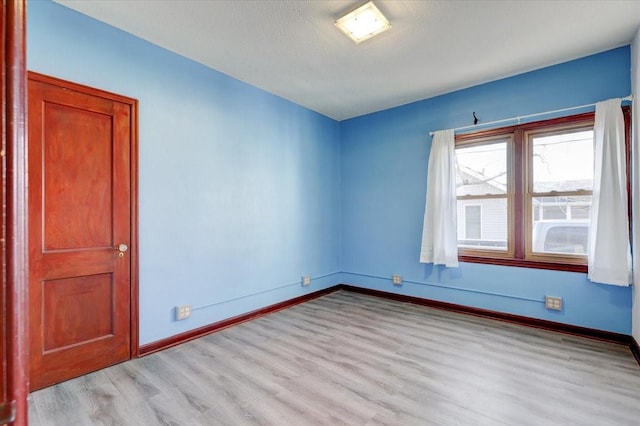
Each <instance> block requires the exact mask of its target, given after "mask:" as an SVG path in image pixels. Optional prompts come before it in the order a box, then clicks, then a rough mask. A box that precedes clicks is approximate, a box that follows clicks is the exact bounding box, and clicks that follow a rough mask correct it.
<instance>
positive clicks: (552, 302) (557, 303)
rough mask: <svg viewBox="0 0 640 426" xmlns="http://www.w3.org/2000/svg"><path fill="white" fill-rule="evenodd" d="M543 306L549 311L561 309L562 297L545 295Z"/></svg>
mask: <svg viewBox="0 0 640 426" xmlns="http://www.w3.org/2000/svg"><path fill="white" fill-rule="evenodd" d="M544 307H545V308H547V309H549V310H551V311H561V310H562V297H553V296H545V297H544Z"/></svg>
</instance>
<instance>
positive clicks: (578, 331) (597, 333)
mask: <svg viewBox="0 0 640 426" xmlns="http://www.w3.org/2000/svg"><path fill="white" fill-rule="evenodd" d="M339 287H340V288H341V289H343V290H347V291H353V292H355V293H361V294H367V295H370V296H376V297H382V298H385V299H391V300H397V301H400V302H408V303H413V304H417V305H423V306H428V307H431V308H437V309H443V310H446V311H452V312H459V313H463V314H469V315H475V316H481V317H485V318H491V319H496V320H500V321H505V322H510V323H514V324H520V325H525V326H528V327H534V328H540V329H544V330H550V331H557V332H560V333H565V334H571V335H573V336H580V337H588V338H590V339H597V340H603V341H606V342H611V343H617V344H621V345H627V346H629V347H631V340H634V339H633V338H632V337H631V336H628V335H626V334H620V333H613V332H610V331H603V330H596V329H593V328H587V327H580V326H577V325H570V324H563V323H559V322H554V321H548V320H542V319H538V318H530V317H524V316H521V315H514V314H508V313H504V312H498V311H491V310H488V309H481V308H473V307H470V306H464V305H457V304H455V303H448V302H440V301H437V300H431V299H423V298H421V297H415V296H406V295H404V294H397V293H390V292H386V291H381V290H372V289H368V288H362V287H355V286H351V285H346V284H340V286H339ZM634 341H635V340H634ZM632 351H633V349H632Z"/></svg>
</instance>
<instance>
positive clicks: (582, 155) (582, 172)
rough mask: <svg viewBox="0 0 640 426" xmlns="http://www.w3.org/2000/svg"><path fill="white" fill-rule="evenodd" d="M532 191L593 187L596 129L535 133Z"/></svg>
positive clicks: (590, 188) (587, 188) (572, 189)
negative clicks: (544, 134) (556, 133)
mask: <svg viewBox="0 0 640 426" xmlns="http://www.w3.org/2000/svg"><path fill="white" fill-rule="evenodd" d="M532 143H533V147H532V148H533V158H532V162H533V192H551V191H558V192H560V191H576V190H581V189H582V190H588V191H590V190H592V189H593V130H587V131H585V130H581V131H576V130H573V131H570V132H568V133H563V134H560V135H552V136H535V135H534V136H533V137H532Z"/></svg>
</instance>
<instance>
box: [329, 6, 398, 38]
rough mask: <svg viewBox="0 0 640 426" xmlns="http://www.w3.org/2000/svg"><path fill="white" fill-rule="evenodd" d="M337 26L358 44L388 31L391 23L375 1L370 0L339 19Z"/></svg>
mask: <svg viewBox="0 0 640 426" xmlns="http://www.w3.org/2000/svg"><path fill="white" fill-rule="evenodd" d="M336 27H338V28H340V30H342V32H343V33H345V34H346V35H347V36H349V37H350V38H351V40H353V41H355V42H356V44H358V43H360V42H363V41H365V40H367V39H370V38H371V37H373V36H375V35H378V34H380V33H381V32H384V31H387V30H388V29H389V28H391V24H390V23H389V21H388V20H387V18H385V17H384V15H383V14H382V13H381V12H380V11H379V10H378V8H377V7H376V6H375V5H374V4H373V2H372V1H369V2H367V3H365V4H363V5H362V6H360V7H359V8H357V9H356V10H354V11H353V12H350V13H347V14H346V15H344V16H343V17H342V18H340V19H338V20H337V21H336Z"/></svg>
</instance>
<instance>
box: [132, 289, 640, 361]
mask: <svg viewBox="0 0 640 426" xmlns="http://www.w3.org/2000/svg"><path fill="white" fill-rule="evenodd" d="M338 290H345V291H351V292H354V293H361V294H366V295H369V296H375V297H381V298H384V299H390V300H396V301H399V302H406V303H413V304H416V305H422V306H427V307H431V308H436V309H442V310H446V311H451V312H459V313H462V314H467V315H475V316H480V317H485V318H489V319H494V320H499V321H505V322H510V323H514V324H519V325H524V326H527V327H533V328H539V329H543V330H550V331H555V332H560V333H564V334H569V335H572V336H579V337H586V338H590V339H596V340H602V341H606V342H611V343H616V344H620V345H625V346H628V347H629V349H630V350H631V353H632V354H633V356H634V357H635V359H636V361H638V364H639V365H640V345H639V344H638V342H637V341H636V340H635V339H634V338H633V337H632V336H629V335H626V334H620V333H613V332H610V331H604V330H596V329H593V328H587V327H581V326H577V325H570V324H563V323H559V322H555V321H548V320H542V319H538V318H530V317H525V316H521V315H514V314H508V313H505V312H498V311H492V310H489V309H481V308H474V307H471V306H464V305H458V304H455V303H449V302H440V301H438V300H432V299H424V298H421V297H415V296H407V295H404V294H397V293H390V292H386V291H381V290H373V289H368V288H362V287H356V286H352V285H349V284H338V285H335V286H333V287H329V288H326V289H324V290H318V291H315V292H313V293H309V294H305V295H302V296H298V297H295V298H293V299H289V300H285V301H282V302H279V303H276V304H273V305H269V306H266V307H264V308H261V309H256V310H255V311H251V312H248V313H246V314H242V315H238V316H235V317H232V318H227V319H225V320H222V321H219V322H216V323H213V324H209V325H205V326H203V327H199V328H196V329H193V330H189V331H187V332H184V333H180V334H176V335H175V336H171V337H167V338H166V339H161V340H157V341H155V342H151V343H147V344H145V345H142V346H140V348H139V349H138V356H145V355H149V354H152V353H154V352H158V351H161V350H163V349H168V348H170V347H173V346H177V345H179V344H181V343H185V342H188V341H190V340H193V339H197V338H198V337H202V336H206V335H207V334H211V333H213V332H216V331H219V330H222V329H224V328H227V327H231V326H234V325H236V324H240V323H242V322H245V321H249V320H251V319H254V318H258V317H261V316H263V315H267V314H270V313H272V312H275V311H279V310H282V309H286V308H289V307H291V306H294V305H298V304H300V303H304V302H307V301H309V300H313V299H316V298H318V297H321V296H324V295H326V294H329V293H333V292H335V291H338Z"/></svg>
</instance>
